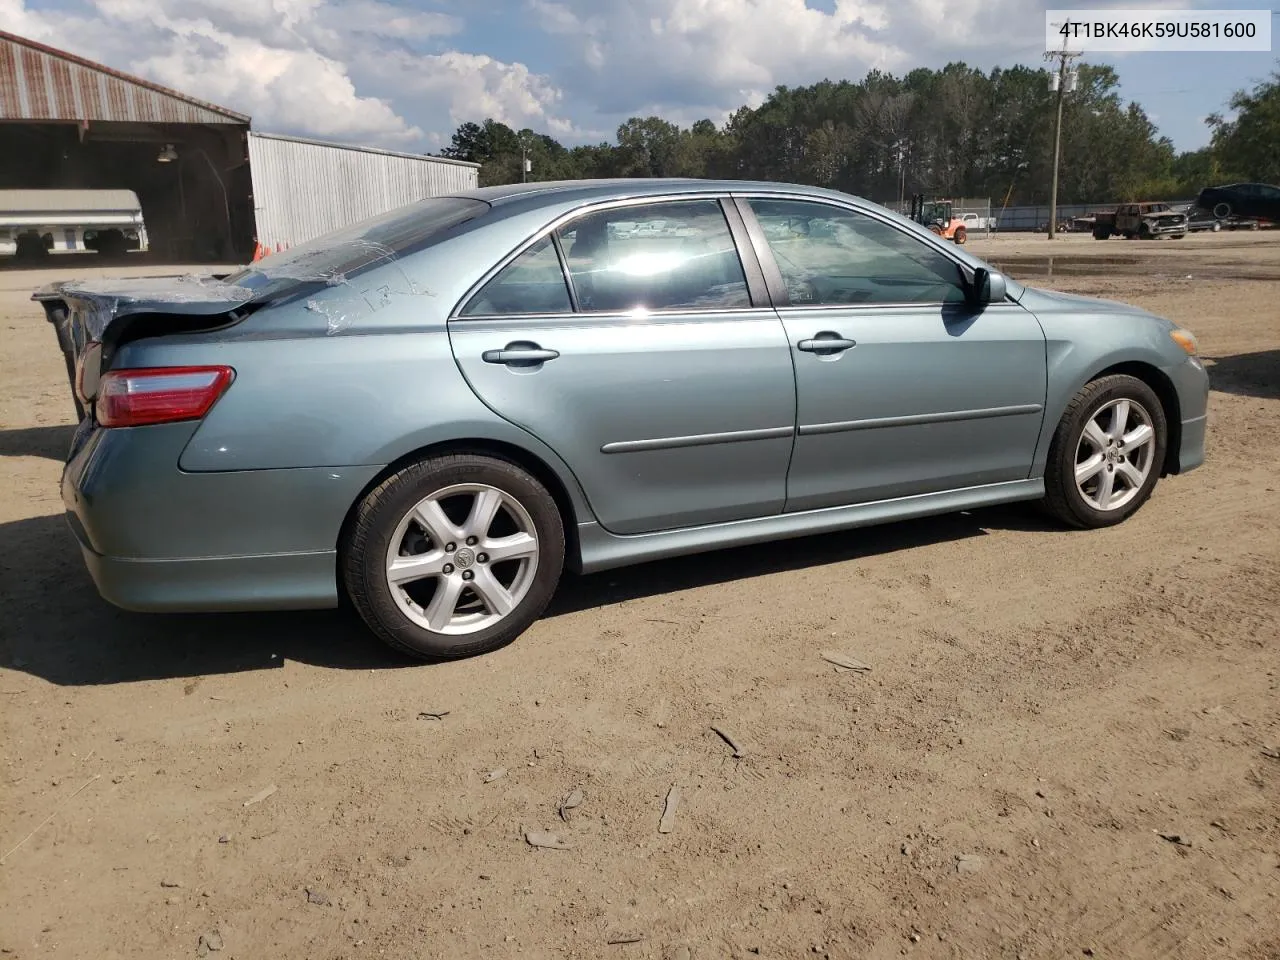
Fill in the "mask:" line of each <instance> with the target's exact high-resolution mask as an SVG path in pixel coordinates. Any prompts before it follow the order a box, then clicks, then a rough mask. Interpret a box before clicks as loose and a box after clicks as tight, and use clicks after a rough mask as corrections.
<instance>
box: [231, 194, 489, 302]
mask: <svg viewBox="0 0 1280 960" xmlns="http://www.w3.org/2000/svg"><path fill="white" fill-rule="evenodd" d="M488 209H489V204H487V203H485V202H484V201H483V200H471V199H467V198H463V197H431V198H429V199H426V200H420V201H418V202H417V203H413V204H410V205H409V206H407V207H400V208H398V209H395V210H392V211H390V212H389V213H384V214H380V215H379V216H376V217H372V218H370V219H368V220H364V221H361V222H360V223H357V224H354V225H352V226H350V227H344V228H343V229H341V230H336V231H334V232H332V233H328V234H325V235H324V236H321V237H317V238H316V239H314V240H311V241H308V242H307V243H304V244H300V245H298V246H296V247H293V248H291V249H289V250H286V251H283V252H281V253H273V254H271V255H270V256H268V257H264V258H263V259H262V260H258V261H257V262H255V263H253V264H251V265H250V266H248V267H246V268H245V269H243V270H241V271H239V272H237V273H233V274H231V275H230V276H229V277H227V278H226V281H225V282H227V283H229V284H234V285H236V286H240V287H247V288H248V289H250V290H252V291H253V292H254V299H255V300H259V301H261V300H265V299H277V298H279V297H282V296H293V295H294V294H297V293H300V292H302V289H303V288H304V287H311V286H316V285H319V286H336V285H338V284H341V283H346V282H347V281H348V280H350V279H351V278H353V277H355V276H358V275H359V274H361V273H363V272H364V271H366V270H369V269H371V268H373V267H374V266H376V265H378V264H379V263H386V262H389V261H392V260H397V259H399V258H400V257H404V256H407V255H408V254H411V253H416V252H417V251H419V250H422V249H424V248H426V247H428V246H430V245H431V244H432V243H434V242H437V241H439V240H440V239H442V238H443V236H444V235H445V234H446V233H447V232H448V231H449V230H451V229H452V228H454V227H457V226H459V225H460V224H463V223H466V222H467V221H468V220H474V219H475V218H476V217H478V216H480V215H481V214H483V213H485V212H486V211H487V210H488Z"/></svg>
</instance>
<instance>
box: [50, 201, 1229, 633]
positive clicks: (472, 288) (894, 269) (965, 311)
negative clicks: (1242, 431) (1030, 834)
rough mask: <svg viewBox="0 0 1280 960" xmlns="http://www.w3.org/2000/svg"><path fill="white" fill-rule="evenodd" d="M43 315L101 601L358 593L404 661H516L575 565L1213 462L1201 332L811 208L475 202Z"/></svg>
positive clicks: (1127, 507)
mask: <svg viewBox="0 0 1280 960" xmlns="http://www.w3.org/2000/svg"><path fill="white" fill-rule="evenodd" d="M615 224H625V225H627V229H626V230H625V231H618V230H613V229H611V227H612V226H613V225H615ZM657 224H662V225H663V227H662V229H661V230H657V229H651V227H652V226H653V225H657ZM631 225H635V226H634V228H633V227H632V226H631ZM34 296H35V299H37V300H39V301H41V302H42V303H43V304H44V307H45V309H46V310H47V311H48V314H49V317H50V318H51V319H53V320H55V321H56V322H57V324H58V325H59V329H60V330H65V331H66V334H67V335H66V337H65V341H64V340H60V342H65V344H67V345H69V346H66V349H67V350H68V351H69V353H68V365H69V368H71V369H72V370H73V371H74V374H73V377H72V379H73V382H74V389H75V391H76V393H77V395H78V397H79V400H80V402H81V403H82V404H83V407H84V410H85V417H84V419H83V420H82V421H81V423H80V426H79V428H78V429H77V431H76V434H75V438H74V440H73V441H72V445H71V449H70V452H69V456H68V462H67V465H66V468H65V470H64V473H63V477H62V496H63V501H64V503H65V505H66V509H67V511H68V518H69V522H70V526H71V529H72V531H73V532H74V534H75V536H76V537H77V539H78V540H79V542H80V545H81V548H82V552H83V556H84V559H85V562H86V563H87V565H88V567H89V570H90V572H91V573H92V575H93V578H94V580H95V582H96V583H97V586H98V589H99V591H100V592H101V593H102V594H103V596H105V597H106V598H107V599H108V600H110V601H112V602H113V603H115V604H117V605H119V606H123V607H127V608H131V609H138V610H152V611H193V610H246V609H288V608H302V607H332V606H335V605H336V604H337V603H338V602H339V596H340V593H342V594H345V595H346V596H347V597H349V598H350V601H351V603H352V604H353V606H354V607H355V609H356V610H357V611H359V613H360V615H361V616H362V617H363V618H364V620H365V622H366V623H367V624H368V625H369V627H370V628H371V629H372V630H373V631H374V632H375V633H376V634H377V635H378V636H380V637H382V638H383V639H384V640H385V641H387V642H388V643H390V644H391V645H392V646H394V647H396V648H398V649H400V650H403V651H406V652H407V653H409V654H412V655H414V656H418V657H433V658H434V657H460V656H466V655H469V654H474V653H479V652H482V651H487V650H492V649H494V648H496V647H498V646H501V645H502V644H504V643H507V642H509V641H511V640H512V639H514V638H515V637H516V636H518V635H519V634H520V633H521V632H523V631H524V630H525V629H526V628H527V627H528V626H529V625H530V624H531V623H532V622H533V621H534V619H535V618H537V617H538V616H539V615H540V613H541V612H542V610H543V609H544V607H545V606H546V604H547V602H548V600H549V599H550V598H551V596H552V593H553V592H554V591H555V589H556V585H557V583H558V582H559V580H560V576H561V572H562V570H564V569H565V568H569V569H572V570H576V571H582V572H587V573H589V572H593V571H598V570H605V569H608V568H611V567H619V566H623V565H626V564H633V563H640V562H644V561H653V560H663V559H666V558H669V557H674V556H677V555H680V554H687V553H694V552H697V551H704V550H711V549H715V548H719V547H728V546H734V545H741V544H751V543H763V542H767V541H775V540H780V539H784V538H788V537H799V536H804V535H808V534H815V533H820V532H826V531H834V530H843V529H848V528H853V527H859V526H864V525H867V524H874V523H881V522H885V521H891V520H896V519H900V518H907V517H920V516H926V515H931V514H939V513H947V512H951V511H956V510H967V509H971V508H976V507H980V506H983V505H988V504H996V503H1005V502H1011V501H1019V500H1028V501H1040V502H1042V503H1043V504H1044V506H1045V507H1046V508H1047V509H1048V511H1049V512H1050V513H1052V514H1053V515H1054V516H1056V517H1057V518H1059V520H1060V521H1062V522H1063V523H1064V524H1068V525H1071V526H1075V527H1085V528H1098V527H1106V526H1109V525H1112V524H1116V523H1119V522H1121V521H1123V520H1124V519H1125V518H1126V517H1128V516H1130V515H1131V514H1133V512H1134V511H1136V510H1137V509H1139V507H1141V505H1142V504H1143V503H1144V502H1145V501H1146V500H1147V499H1148V497H1150V496H1151V493H1152V490H1153V489H1154V488H1155V486H1156V483H1157V481H1158V480H1159V479H1160V478H1161V477H1163V476H1165V475H1167V474H1176V473H1182V472H1186V471H1188V470H1191V469H1193V468H1194V467H1196V466H1198V465H1199V464H1200V463H1201V462H1202V461H1203V458H1204V439H1205V407H1206V401H1207V398H1208V390H1209V386H1208V378H1207V376H1206V374H1205V369H1204V367H1203V365H1202V364H1201V362H1200V360H1199V359H1198V357H1197V355H1196V354H1197V348H1196V342H1195V339H1194V337H1193V336H1192V335H1191V334H1190V333H1189V332H1188V331H1186V330H1183V329H1181V328H1179V327H1178V326H1177V325H1175V324H1173V323H1171V322H1169V321H1168V320H1164V319H1161V318H1159V317H1156V316H1153V315H1151V314H1149V313H1146V312H1145V311H1143V310H1140V309H1138V308H1137V307H1132V306H1128V305H1125V304H1120V303H1110V302H1107V301H1103V300H1095V299H1089V298H1085V297H1080V296H1073V295H1069V294H1065V293H1054V292H1048V291H1041V290H1035V289H1032V288H1030V287H1026V286H1023V285H1022V284H1020V283H1017V282H1016V281H1014V280H1012V279H1009V278H1007V277H1005V276H1003V275H1002V274H1001V273H999V272H998V271H997V270H995V269H993V268H992V267H991V266H989V265H988V264H987V263H985V262H983V261H982V260H979V259H977V258H975V257H973V256H970V255H968V254H967V253H966V252H965V251H964V250H963V249H961V248H958V247H957V246H956V245H954V244H952V243H949V242H947V241H946V240H944V239H943V238H941V237H938V236H936V235H934V234H933V233H931V232H930V231H929V230H928V229H927V228H926V227H923V226H920V225H918V224H915V223H912V222H911V221H910V220H909V219H907V218H905V217H902V216H899V215H897V214H893V213H890V212H889V211H887V210H885V209H884V208H883V207H880V206H877V205H875V204H872V203H868V202H866V201H863V200H860V199H858V198H855V197H851V196H848V195H846V194H842V193H837V192H834V191H829V190H821V189H817V188H811V187H803V186H793V185H788V184H777V183H743V182H717V181H696V180H658V179H644V180H641V179H636V180H613V181H576V182H561V183H537V184H528V185H521V184H513V185H510V186H502V187H489V188H485V189H480V190H473V191H468V192H461V193H457V194H455V195H452V196H445V197H437V198H432V199H428V200H423V201H420V202H418V203H415V204H412V205H410V206H408V207H405V208H403V209H400V210H397V211H393V212H391V213H388V214H384V215H382V216H380V217H377V218H374V219H372V220H369V221H366V222H364V223H362V224H360V225H357V226H355V227H351V228H348V229H345V230H342V231H340V232H337V233H334V234H330V235H328V236H326V237H323V238H320V239H318V240H314V241H311V242H309V243H307V244H303V245H299V246H297V247H294V248H293V249H291V250H288V251H285V252H283V253H280V254H276V255H273V256H271V257H268V258H266V259H264V260H261V261H258V262H257V263H255V264H253V265H251V266H250V267H248V268H246V269H244V270H241V271H239V272H237V273H235V274H232V275H229V276H227V277H225V278H224V279H221V280H218V279H214V278H210V277H187V278H161V279H149V280H99V281H84V282H74V283H61V284H55V285H52V286H50V287H47V288H45V289H42V290H40V291H38V292H37V293H36V294H35V295H34ZM1050 345H1051V346H1050ZM799 602H801V601H799V600H797V603H799Z"/></svg>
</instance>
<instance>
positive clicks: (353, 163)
mask: <svg viewBox="0 0 1280 960" xmlns="http://www.w3.org/2000/svg"><path fill="white" fill-rule="evenodd" d="M478 169H479V168H478V167H477V166H476V165H474V164H469V163H456V162H452V161H448V160H443V159H440V158H437V157H422V156H414V155H411V154H402V153H390V152H387V151H383V150H373V149H367V148H361V147H348V146H345V145H341V144H333V143H323V142H321V141H316V140H303V139H300V138H297V137H283V136H278V135H274V134H262V133H250V134H249V171H250V174H251V176H252V178H253V206H254V217H255V219H256V222H257V228H258V242H259V243H261V244H262V245H263V246H265V247H267V248H268V249H269V250H275V249H276V247H277V245H281V246H284V247H289V246H293V245H295V244H298V243H303V242H305V241H307V240H310V239H312V238H313V237H318V236H320V235H321V234H324V233H328V232H329V231H331V230H337V229H339V228H341V227H345V226H349V225H350V224H353V223H356V222H358V221H360V220H364V219H365V218H367V217H372V216H376V215H378V214H380V213H385V212H386V211H388V210H392V209H394V208H396V207H401V206H404V205H405V204H407V203H412V202H413V201H415V200H422V199H424V198H426V197H434V196H439V195H441V194H446V193H453V192H456V191H459V190H473V189H475V187H476V184H477V180H478Z"/></svg>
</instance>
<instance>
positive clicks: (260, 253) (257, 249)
mask: <svg viewBox="0 0 1280 960" xmlns="http://www.w3.org/2000/svg"><path fill="white" fill-rule="evenodd" d="M266 255H267V251H266V250H264V249H263V248H262V244H260V243H256V242H255V243H254V245H253V262H254V263H257V262H258V261H259V260H261V259H262V258H263V257H265V256H266Z"/></svg>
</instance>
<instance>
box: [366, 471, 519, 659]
mask: <svg viewBox="0 0 1280 960" xmlns="http://www.w3.org/2000/svg"><path fill="white" fill-rule="evenodd" d="M538 557H539V543H538V534H537V530H536V528H535V527H534V523H533V519H532V518H531V517H530V515H529V511H528V510H526V509H525V508H524V506H522V505H521V503H520V502H519V501H518V500H517V499H516V498H515V497H513V496H512V495H511V494H509V493H507V492H506V491H504V490H500V489H499V488H497V487H494V486H490V485H488V484H483V483H461V484H453V485H451V486H448V487H444V488H442V489H440V490H437V491H436V492H434V493H432V494H431V495H430V496H428V497H425V498H423V499H422V500H420V501H418V503H417V504H415V505H414V507H413V508H412V509H411V510H410V511H409V512H408V513H407V514H406V515H405V516H404V517H403V518H402V519H401V521H400V523H399V524H398V525H397V526H396V529H395V532H394V533H393V535H392V537H391V541H390V543H389V545H388V547H387V556H386V576H387V583H388V585H389V586H390V588H391V594H392V596H393V597H394V598H395V599H396V601H397V603H398V604H399V606H400V608H401V610H402V611H403V613H404V614H405V616H407V617H408V618H409V619H410V620H411V621H413V622H414V623H415V624H417V625H418V626H420V627H423V628H424V629H427V630H430V631H432V632H434V633H440V634H448V635H452V636H465V635H468V634H473V633H477V632H479V631H481V630H485V629H487V628H489V627H492V626H494V625H495V624H497V623H498V622H500V621H501V620H502V619H504V618H505V617H506V616H507V615H508V614H510V613H511V611H513V610H514V609H515V608H516V607H518V606H519V605H520V602H521V601H522V600H523V599H524V598H525V596H526V594H528V592H529V589H530V587H532V586H533V583H534V577H535V574H536V573H537V569H538Z"/></svg>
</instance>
